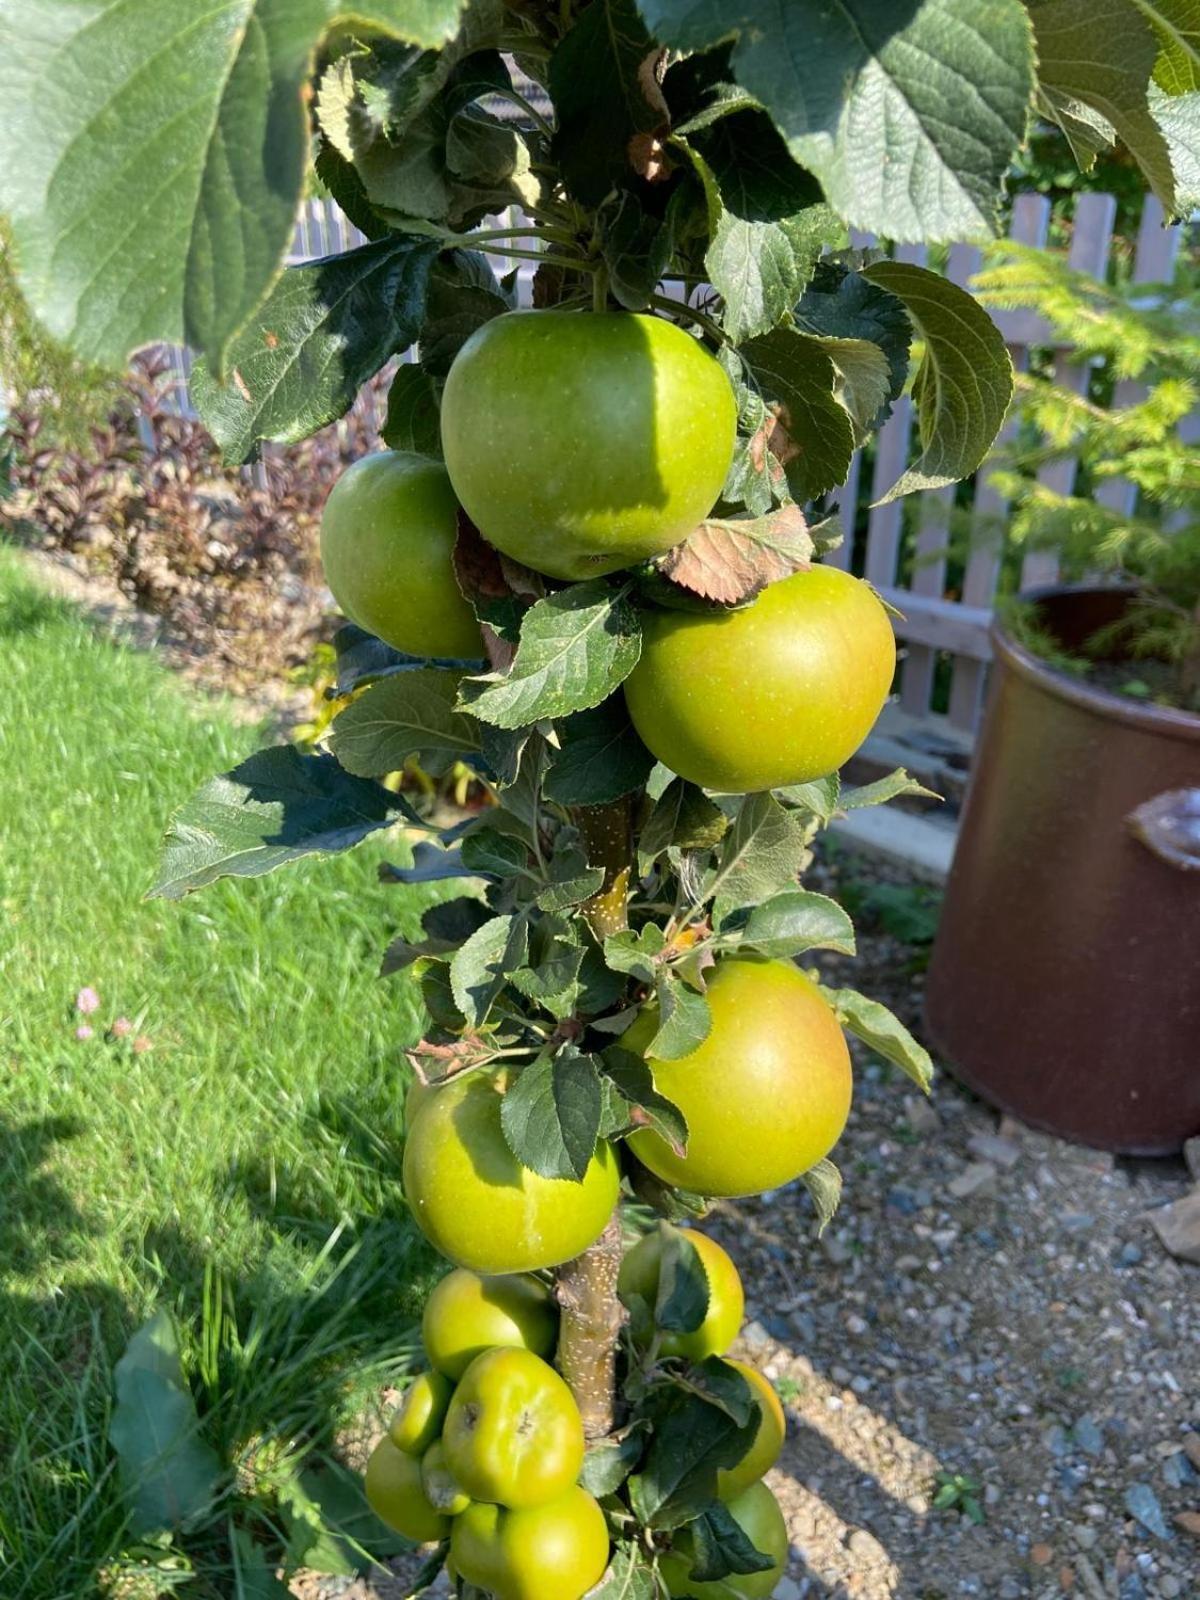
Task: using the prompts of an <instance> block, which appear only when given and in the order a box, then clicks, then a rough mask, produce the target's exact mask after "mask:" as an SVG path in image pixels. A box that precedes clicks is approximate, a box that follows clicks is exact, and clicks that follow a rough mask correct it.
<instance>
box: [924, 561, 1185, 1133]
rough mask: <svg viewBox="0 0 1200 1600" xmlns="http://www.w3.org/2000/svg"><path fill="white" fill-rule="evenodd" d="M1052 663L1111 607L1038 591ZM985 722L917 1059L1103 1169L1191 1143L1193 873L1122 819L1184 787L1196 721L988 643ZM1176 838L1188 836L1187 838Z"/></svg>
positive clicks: (1008, 642) (1001, 637) (1079, 592)
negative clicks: (1101, 1160) (1100, 1160)
mask: <svg viewBox="0 0 1200 1600" xmlns="http://www.w3.org/2000/svg"><path fill="white" fill-rule="evenodd" d="M1029 598H1031V599H1034V600H1036V601H1037V603H1038V607H1039V617H1040V621H1041V623H1042V625H1043V626H1044V627H1046V628H1047V629H1048V630H1049V631H1050V632H1051V633H1052V634H1054V635H1055V636H1057V637H1058V638H1059V639H1060V640H1061V642H1062V643H1063V644H1064V645H1065V646H1066V647H1068V648H1071V647H1073V646H1077V645H1078V644H1079V643H1081V642H1082V640H1083V639H1085V638H1086V637H1088V636H1089V635H1090V634H1091V633H1092V632H1093V631H1094V630H1095V629H1096V628H1097V627H1099V626H1102V625H1103V624H1104V623H1105V622H1108V621H1111V620H1113V619H1114V618H1115V617H1116V616H1118V615H1119V614H1120V611H1121V610H1122V609H1123V607H1124V606H1125V604H1127V596H1126V595H1125V594H1124V593H1122V592H1121V591H1118V590H1113V589H1097V588H1089V587H1079V588H1058V589H1050V590H1041V591H1037V592H1036V593H1035V594H1034V595H1031V596H1030V597H1029ZM992 637H993V645H994V649H995V664H994V667H993V679H992V687H991V694H990V700H989V705H988V711H987V716H986V719H985V722H984V726H983V729H982V730H981V734H980V739H979V745H978V748H977V751H976V756H975V767H974V772H973V776H972V779H971V785H970V789H969V791H968V794H967V800H966V805H965V809H964V813H963V820H962V826H961V830H960V833H959V840H958V848H957V852H956V854H955V858H954V866H953V869H952V871H951V875H950V879H949V883H948V885H947V893H946V902H945V910H944V914H943V918H942V922H941V927H940V929H939V932H938V937H937V942H936V945H935V947H934V952H933V959H932V962H931V964H930V969H929V976H928V985H927V990H926V1024H927V1030H928V1034H929V1037H930V1040H931V1042H932V1043H933V1044H934V1045H935V1046H936V1048H937V1050H938V1051H939V1052H940V1053H941V1055H942V1056H943V1057H944V1059H945V1060H946V1061H947V1062H949V1063H950V1064H951V1065H952V1066H953V1068H954V1070H955V1071H956V1072H957V1074H958V1075H959V1076H960V1077H961V1078H962V1079H963V1080H964V1081H965V1082H966V1083H968V1084H969V1085H970V1086H971V1087H972V1088H973V1089H975V1090H976V1091H977V1092H978V1093H979V1094H981V1095H982V1096H983V1097H984V1098H985V1099H987V1100H989V1101H991V1102H992V1103H993V1104H995V1105H997V1106H1000V1107H1002V1108H1003V1109H1004V1110H1006V1111H1010V1112H1012V1113H1013V1115H1015V1116H1017V1117H1019V1118H1020V1119H1021V1120H1022V1121H1024V1122H1027V1123H1029V1124H1031V1125H1033V1126H1035V1127H1040V1128H1045V1129H1048V1130H1050V1131H1051V1132H1053V1133H1057V1134H1059V1135H1061V1136H1063V1137H1065V1138H1068V1139H1074V1140H1077V1141H1079V1142H1080V1143H1083V1144H1090V1145H1096V1146H1099V1147H1101V1148H1103V1149H1110V1150H1118V1151H1123V1152H1127V1153H1130V1154H1142V1155H1151V1154H1165V1153H1168V1152H1171V1151H1174V1150H1177V1149H1178V1148H1179V1147H1180V1145H1181V1144H1182V1142H1183V1141H1184V1139H1186V1138H1189V1137H1190V1136H1192V1135H1194V1134H1197V1133H1200V872H1198V871H1191V870H1186V869H1185V867H1184V865H1182V864H1181V861H1180V858H1179V857H1178V856H1175V857H1174V859H1169V857H1170V852H1162V853H1160V852H1159V851H1158V850H1156V849H1155V848H1154V847H1153V845H1152V843H1147V842H1146V841H1145V839H1144V838H1143V837H1139V836H1138V834H1136V833H1135V830H1134V827H1133V826H1131V824H1130V820H1129V819H1130V815H1131V813H1133V812H1134V811H1135V810H1137V808H1139V807H1142V806H1144V805H1145V804H1146V803H1147V802H1149V801H1151V800H1153V799H1155V798H1156V797H1158V796H1160V795H1163V794H1165V793H1167V792H1168V791H1178V790H1186V789H1194V788H1196V787H1200V716H1194V715H1191V714H1189V713H1187V712H1183V711H1172V710H1169V709H1166V708H1163V707H1158V706H1151V705H1145V704H1142V703H1140V702H1138V701H1134V700H1131V699H1128V698H1126V697H1124V696H1119V695H1116V694H1111V693H1109V692H1107V691H1106V690H1102V689H1098V688H1095V687H1093V686H1091V685H1089V684H1087V683H1083V682H1080V681H1078V680H1077V679H1075V678H1073V677H1071V676H1069V675H1068V674H1066V673H1063V672H1061V671H1058V670H1056V669H1054V668H1052V667H1050V666H1048V665H1047V664H1046V663H1045V662H1043V661H1041V660H1040V659H1039V658H1038V657H1037V656H1035V655H1032V654H1031V653H1030V652H1029V651H1028V650H1026V649H1025V648H1024V647H1023V646H1022V645H1020V644H1019V643H1018V642H1017V641H1016V640H1015V639H1014V638H1013V637H1012V635H1011V634H1009V633H1008V632H1007V631H1006V630H1005V629H1004V627H1003V626H1001V625H996V626H995V627H994V628H993V635H992ZM1188 826H1191V824H1188Z"/></svg>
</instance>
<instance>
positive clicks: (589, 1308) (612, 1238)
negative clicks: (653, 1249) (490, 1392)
mask: <svg viewBox="0 0 1200 1600" xmlns="http://www.w3.org/2000/svg"><path fill="white" fill-rule="evenodd" d="M620 1268H621V1219H620V1215H619V1214H618V1213H617V1212H614V1213H613V1216H612V1218H611V1220H610V1221H609V1224H608V1227H607V1228H605V1230H604V1232H603V1233H602V1234H601V1235H600V1237H599V1238H598V1239H597V1240H596V1242H595V1244H594V1245H592V1247H591V1249H590V1250H585V1251H584V1252H583V1254H582V1255H581V1256H576V1257H575V1259H574V1261H568V1262H567V1264H566V1266H565V1267H560V1268H559V1269H558V1303H559V1306H560V1307H561V1308H562V1324H561V1328H560V1331H559V1336H558V1365H559V1370H560V1371H561V1372H562V1375H563V1377H564V1378H565V1379H566V1380H567V1383H568V1384H569V1385H570V1389H571V1393H572V1394H573V1395H574V1396H575V1403H576V1404H577V1405H578V1407H579V1414H580V1415H581V1416H582V1418H583V1431H584V1434H585V1435H586V1437H587V1438H588V1439H589V1440H592V1439H603V1438H604V1436H605V1435H606V1434H609V1433H611V1432H612V1430H613V1425H614V1422H615V1420H616V1399H617V1339H618V1337H619V1335H620V1332H621V1326H622V1323H623V1322H624V1320H625V1312H624V1308H623V1307H622V1305H621V1302H620V1301H619V1300H618V1299H617V1273H618V1272H619V1271H620Z"/></svg>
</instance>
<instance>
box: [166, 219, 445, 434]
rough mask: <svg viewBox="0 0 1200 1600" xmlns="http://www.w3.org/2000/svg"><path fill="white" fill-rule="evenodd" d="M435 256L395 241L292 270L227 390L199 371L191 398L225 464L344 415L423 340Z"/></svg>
mask: <svg viewBox="0 0 1200 1600" xmlns="http://www.w3.org/2000/svg"><path fill="white" fill-rule="evenodd" d="M437 250H438V246H437V244H436V243H433V242H431V241H430V240H428V239H420V238H413V237H407V236H405V235H403V234H390V235H389V236H388V237H387V238H386V239H380V240H378V241H377V242H375V243H373V244H364V245H360V246H359V248H358V249H357V250H349V251H347V252H346V253H345V254H344V255H340V256H326V257H325V258H324V259H322V260H320V261H310V262H306V263H305V264H304V265H303V266H299V267H289V268H288V269H287V271H286V272H285V273H284V274H283V276H282V277H281V278H280V279H279V281H278V282H277V283H276V285H275V287H274V289H273V290H272V291H271V294H270V296H269V297H268V299H267V301H266V303H265V304H264V305H262V306H261V307H260V308H259V309H258V311H257V312H256V313H255V314H254V316H253V318H252V320H251V322H250V323H249V324H248V325H247V326H246V327H245V328H244V329H243V330H242V332H241V333H240V334H239V335H238V336H237V338H236V339H234V340H233V342H232V344H231V346H230V349H229V374H228V378H227V380H226V382H225V383H223V384H220V383H218V382H217V381H216V379H215V377H214V376H213V373H212V372H211V371H210V370H209V369H208V367H207V366H206V365H205V363H204V362H203V361H199V362H197V363H196V366H195V367H194V368H193V370H192V378H191V392H192V399H193V400H194V402H195V405H196V409H197V410H198V411H199V413H200V418H201V421H202V422H203V423H204V425H205V427H206V428H207V429H208V430H209V432H210V433H211V434H212V436H213V438H214V439H215V440H216V441H217V443H218V445H220V447H221V452H222V454H223V456H224V457H225V459H226V461H248V460H250V459H252V458H253V456H254V454H255V452H256V451H257V449H258V445H259V441H260V440H262V439H275V440H278V441H280V442H282V443H292V442H294V441H295V440H297V439H306V438H307V437H308V435H309V434H310V433H315V432H316V430H317V429H318V428H321V427H323V426H324V425H325V424H326V423H327V422H334V421H336V420H337V418H338V417H341V416H344V415H345V413H346V412H347V411H348V410H349V409H350V406H351V405H352V404H353V402H354V397H355V396H356V395H357V393H358V391H359V389H360V388H361V387H362V385H363V384H364V383H365V382H366V381H367V379H368V378H370V377H372V376H373V375H374V374H375V373H376V372H378V371H379V369H380V367H382V366H383V364H384V362H385V361H386V360H387V359H388V357H389V356H392V355H395V354H396V352H397V351H400V350H404V349H405V348H407V346H408V345H410V344H411V343H412V342H413V340H414V339H415V338H416V337H417V334H418V332H419V330H420V327H421V319H422V317H423V315H424V310H425V294H426V287H427V284H428V280H429V272H430V267H431V266H432V264H433V260H434V257H435V256H436V254H437Z"/></svg>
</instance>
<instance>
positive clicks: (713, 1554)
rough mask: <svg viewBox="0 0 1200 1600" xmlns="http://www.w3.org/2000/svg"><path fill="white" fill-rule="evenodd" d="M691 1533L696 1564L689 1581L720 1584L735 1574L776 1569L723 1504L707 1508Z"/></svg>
mask: <svg viewBox="0 0 1200 1600" xmlns="http://www.w3.org/2000/svg"><path fill="white" fill-rule="evenodd" d="M689 1531H690V1533H691V1536H692V1553H693V1560H692V1569H691V1571H690V1573H689V1574H688V1577H689V1578H690V1579H692V1580H693V1581H694V1582H696V1583H719V1582H720V1580H721V1579H722V1578H727V1577H728V1576H729V1575H730V1573H734V1572H769V1571H770V1570H771V1568H772V1567H773V1566H774V1565H775V1561H774V1558H773V1557H772V1556H769V1555H764V1554H763V1552H762V1551H761V1550H759V1549H757V1548H756V1547H755V1544H754V1541H753V1540H752V1539H751V1538H750V1537H749V1536H748V1534H747V1533H746V1531H745V1529H744V1528H743V1527H742V1525H741V1523H740V1522H737V1521H735V1519H734V1517H733V1514H732V1512H731V1511H730V1510H729V1507H728V1506H726V1505H725V1504H723V1502H722V1501H720V1500H714V1501H713V1502H712V1504H711V1505H709V1506H707V1507H706V1508H705V1509H704V1510H703V1511H702V1512H701V1513H700V1515H699V1516H698V1517H697V1518H696V1520H695V1522H693V1523H691V1524H690V1525H689Z"/></svg>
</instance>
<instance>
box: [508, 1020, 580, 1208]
mask: <svg viewBox="0 0 1200 1600" xmlns="http://www.w3.org/2000/svg"><path fill="white" fill-rule="evenodd" d="M600 1111H601V1093H600V1076H599V1073H598V1072H597V1070H596V1062H595V1060H594V1058H593V1057H591V1056H587V1055H581V1054H580V1053H579V1052H578V1051H577V1050H574V1049H572V1048H571V1047H570V1046H568V1047H567V1048H565V1049H563V1050H560V1051H559V1053H558V1055H556V1056H550V1055H542V1056H539V1057H538V1058H537V1060H536V1061H532V1062H531V1063H530V1064H529V1066H527V1067H523V1068H522V1069H521V1072H520V1074H519V1076H518V1078H517V1081H516V1083H514V1084H513V1086H512V1088H511V1089H509V1091H508V1093H507V1094H506V1095H505V1096H504V1099H503V1100H502V1101H501V1104H500V1124H501V1127H502V1128H503V1130H504V1137H505V1140H506V1141H507V1143H508V1147H509V1149H510V1150H511V1151H512V1153H513V1155H514V1156H516V1158H517V1160H518V1161H519V1162H520V1163H521V1165H522V1166H525V1167H528V1168H529V1169H530V1171H531V1172H536V1173H537V1174H538V1176H539V1177H542V1178H573V1179H574V1180H575V1181H576V1182H582V1180H583V1177H584V1174H585V1173H586V1172H587V1169H588V1164H589V1163H590V1161H591V1159H592V1157H593V1155H594V1154H595V1150H596V1136H597V1134H598V1133H599V1130H600Z"/></svg>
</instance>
